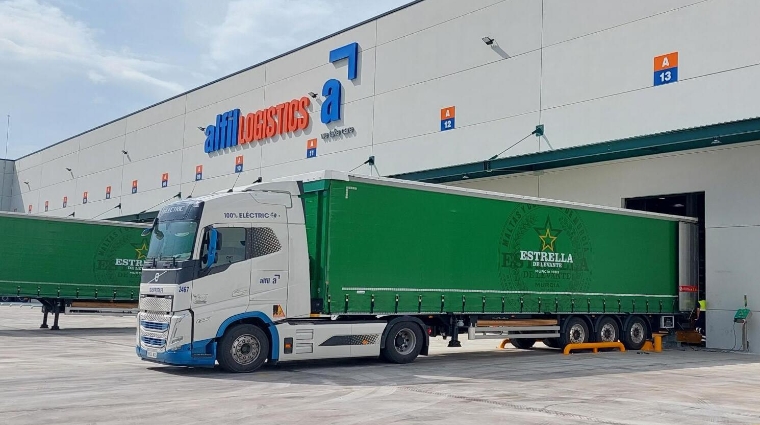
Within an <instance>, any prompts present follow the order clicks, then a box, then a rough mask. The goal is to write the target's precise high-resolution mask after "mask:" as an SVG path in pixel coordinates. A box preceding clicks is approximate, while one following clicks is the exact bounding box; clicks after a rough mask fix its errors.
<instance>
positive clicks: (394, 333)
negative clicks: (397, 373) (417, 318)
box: [380, 322, 424, 364]
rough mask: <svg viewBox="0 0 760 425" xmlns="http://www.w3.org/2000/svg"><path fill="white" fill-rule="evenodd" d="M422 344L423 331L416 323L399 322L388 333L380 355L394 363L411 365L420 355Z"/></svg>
mask: <svg viewBox="0 0 760 425" xmlns="http://www.w3.org/2000/svg"><path fill="white" fill-rule="evenodd" d="M422 344H424V340H423V335H422V329H420V327H419V326H418V325H417V324H416V323H412V322H399V323H396V324H395V325H393V327H392V328H391V330H390V332H388V336H387V339H386V340H385V348H383V349H382V350H381V352H380V354H382V356H383V358H385V359H386V360H388V361H389V362H392V363H398V364H403V363H411V362H413V361H414V359H416V358H417V356H418V355H419V354H420V351H421V350H422Z"/></svg>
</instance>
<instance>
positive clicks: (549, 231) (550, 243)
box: [534, 216, 562, 252]
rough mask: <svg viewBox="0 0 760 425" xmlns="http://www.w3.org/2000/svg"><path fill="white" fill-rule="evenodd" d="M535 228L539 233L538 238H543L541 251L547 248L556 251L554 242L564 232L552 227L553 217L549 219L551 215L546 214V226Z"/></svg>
mask: <svg viewBox="0 0 760 425" xmlns="http://www.w3.org/2000/svg"><path fill="white" fill-rule="evenodd" d="M534 229H535V230H536V233H538V238H539V239H541V245H542V246H541V252H544V251H546V250H549V251H551V252H554V242H556V241H557V236H559V234H560V233H562V230H559V229H555V228H553V227H552V222H551V219H549V216H546V224H544V227H535V228H534Z"/></svg>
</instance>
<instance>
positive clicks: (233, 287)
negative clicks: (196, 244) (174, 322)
mask: <svg viewBox="0 0 760 425" xmlns="http://www.w3.org/2000/svg"><path fill="white" fill-rule="evenodd" d="M250 226H251V224H250V223H234V224H218V225H215V226H214V227H215V229H216V230H217V232H218V235H219V236H218V238H219V239H220V240H219V242H218V243H217V246H218V249H217V252H216V262H215V263H214V264H212V265H211V267H210V268H209V269H208V270H202V271H201V272H200V273H199V276H198V278H196V279H195V280H193V287H192V301H191V306H192V309H193V312H194V316H195V332H194V333H195V335H196V336H197V335H204V338H205V337H207V336H208V335H216V332H217V329H218V327H219V324H220V323H221V322H222V321H223V320H224V319H225V318H227V317H230V316H233V315H235V314H238V313H241V312H243V311H245V310H246V308H247V306H248V291H249V288H250V285H251V262H250V261H246V259H247V255H246V243H247V239H246V238H247V235H248V233H249V229H250ZM205 240H206V242H205V243H206V244H207V239H205ZM207 249H208V246H207V245H205V246H202V247H201V256H203V255H205V254H206V252H207ZM195 339H197V338H195Z"/></svg>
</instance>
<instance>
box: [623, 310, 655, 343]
mask: <svg viewBox="0 0 760 425" xmlns="http://www.w3.org/2000/svg"><path fill="white" fill-rule="evenodd" d="M648 333H649V326H647V322H646V321H645V320H644V319H642V318H641V317H639V316H633V317H631V318H630V319H628V321H627V322H626V325H625V334H624V335H623V345H625V348H626V349H627V350H641V347H643V346H644V343H645V342H646V341H647V336H648Z"/></svg>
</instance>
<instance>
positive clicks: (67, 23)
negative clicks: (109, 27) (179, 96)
mask: <svg viewBox="0 0 760 425" xmlns="http://www.w3.org/2000/svg"><path fill="white" fill-rule="evenodd" d="M95 35H96V34H95V32H94V31H93V30H92V29H90V28H89V27H88V26H87V25H86V24H84V23H82V22H79V21H77V20H75V19H73V18H72V17H70V16H67V15H66V14H65V13H64V12H63V11H61V9H59V8H57V7H55V6H52V5H49V4H45V3H41V2H40V1H38V0H9V1H4V2H2V3H0V55H2V56H3V57H4V58H6V59H11V60H15V61H19V62H26V63H40V64H44V63H47V64H48V65H49V64H51V63H52V64H56V65H66V66H69V67H73V69H75V70H76V71H77V72H80V73H81V74H84V75H86V76H87V78H89V79H90V80H92V81H94V82H98V83H102V82H106V81H110V80H115V81H121V82H136V83H141V84H146V85H149V86H153V87H160V88H162V89H164V90H166V91H168V92H170V93H177V92H180V91H182V90H183V87H182V86H181V85H179V84H177V83H176V82H173V81H169V80H165V79H161V78H159V77H157V76H155V75H151V74H155V73H156V72H166V71H168V70H170V69H171V68H172V67H171V66H170V65H168V64H164V63H160V62H156V61H151V60H146V59H141V58H139V57H137V56H135V55H132V54H130V53H129V52H114V51H109V50H107V49H103V48H101V47H100V46H99V45H98V43H97V41H96V37H95Z"/></svg>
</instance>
